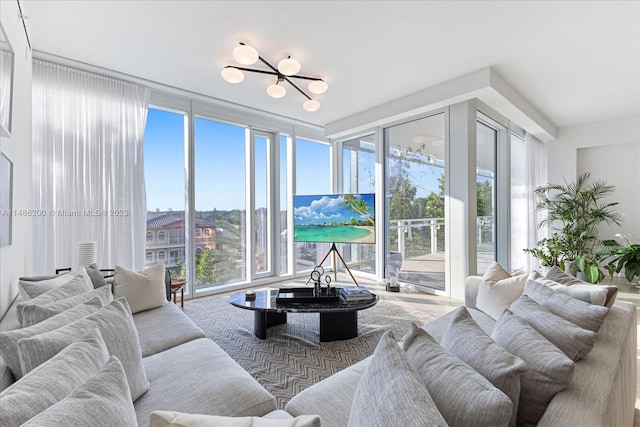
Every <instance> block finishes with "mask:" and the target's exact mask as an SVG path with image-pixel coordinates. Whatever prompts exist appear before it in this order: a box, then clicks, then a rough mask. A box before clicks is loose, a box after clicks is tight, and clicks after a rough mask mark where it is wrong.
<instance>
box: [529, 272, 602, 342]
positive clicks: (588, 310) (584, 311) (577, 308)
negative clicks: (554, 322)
mask: <svg viewBox="0 0 640 427" xmlns="http://www.w3.org/2000/svg"><path fill="white" fill-rule="evenodd" d="M524 293H525V295H528V296H529V297H531V298H532V299H533V300H535V301H536V302H537V303H538V304H540V305H541V306H543V307H544V308H546V309H547V310H549V311H550V312H552V313H553V314H555V315H558V316H560V317H563V318H565V319H567V320H568V321H570V322H572V323H575V324H576V325H578V326H580V327H581V328H584V329H588V330H590V331H593V332H597V331H598V329H599V328H600V325H602V322H604V318H605V317H606V316H607V313H608V312H609V309H608V308H607V307H602V306H599V305H594V304H589V303H587V302H584V301H581V300H579V299H576V298H573V297H570V296H569V295H565V294H563V293H561V292H556V291H554V290H553V289H551V288H549V287H547V286H544V285H543V284H542V283H538V282H537V281H535V280H528V281H527V284H526V285H525V287H524Z"/></svg>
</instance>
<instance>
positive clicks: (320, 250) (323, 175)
mask: <svg viewBox="0 0 640 427" xmlns="http://www.w3.org/2000/svg"><path fill="white" fill-rule="evenodd" d="M295 164H296V179H295V183H296V184H295V185H296V194H297V195H321V194H331V193H332V191H331V190H332V189H331V172H332V168H331V146H330V145H329V144H327V143H323V142H317V141H311V140H308V139H303V138H296V161H295ZM295 214H296V213H295V212H294V215H295ZM330 247H331V244H329V243H311V242H297V243H296V264H297V268H296V269H297V271H305V270H309V269H312V268H313V267H314V266H316V265H318V264H319V263H320V261H322V259H323V258H324V257H325V255H326V254H327V253H328V252H329V249H330ZM330 263H331V257H328V258H327V259H326V260H325V262H324V263H323V265H324V266H328V265H330Z"/></svg>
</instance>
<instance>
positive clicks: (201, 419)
mask: <svg viewBox="0 0 640 427" xmlns="http://www.w3.org/2000/svg"><path fill="white" fill-rule="evenodd" d="M149 427H320V416H318V415H300V416H299V417H295V418H290V419H287V420H279V419H278V420H276V419H269V418H261V417H223V416H218V415H199V414H185V413H183V412H174V411H153V412H151V414H150V415H149Z"/></svg>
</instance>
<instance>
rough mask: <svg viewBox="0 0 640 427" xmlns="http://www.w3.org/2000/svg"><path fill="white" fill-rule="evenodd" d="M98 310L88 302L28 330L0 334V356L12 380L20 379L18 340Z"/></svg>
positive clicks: (58, 326)
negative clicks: (10, 373)
mask: <svg viewBox="0 0 640 427" xmlns="http://www.w3.org/2000/svg"><path fill="white" fill-rule="evenodd" d="M99 309H100V307H99V306H97V305H95V306H94V305H92V302H89V303H88V304H82V305H79V306H77V307H74V308H71V309H69V310H67V311H63V312H62V313H60V314H57V315H55V316H53V317H50V318H48V319H47V320H45V321H42V322H40V323H36V324H35V325H33V326H29V327H28V328H21V329H14V330H12V331H3V332H0V354H1V355H2V358H3V359H4V361H5V362H6V364H7V366H9V369H11V372H12V373H13V376H14V378H15V379H16V380H19V379H20V378H21V377H22V369H21V368H20V357H19V356H18V342H19V341H20V340H22V339H25V338H28V337H31V336H33V335H38V334H41V333H43V332H47V331H51V330H54V329H58V328H61V327H63V326H65V325H68V324H69V323H71V322H74V321H75V320H78V319H81V318H83V317H86V316H88V315H90V314H92V313H95V312H96V311H97V310H99ZM78 338H79V337H78Z"/></svg>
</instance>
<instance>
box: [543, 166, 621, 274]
mask: <svg viewBox="0 0 640 427" xmlns="http://www.w3.org/2000/svg"><path fill="white" fill-rule="evenodd" d="M589 178H590V173H589V172H585V173H583V174H581V175H580V176H578V178H577V180H576V181H575V182H572V183H567V182H566V181H565V182H564V184H547V185H545V186H542V187H538V188H536V189H535V190H534V191H535V194H536V197H537V199H538V202H537V205H536V208H537V209H538V210H542V211H544V212H546V217H545V218H544V219H543V220H542V221H541V222H540V224H539V226H540V227H543V226H549V227H550V228H551V230H552V231H553V232H554V235H557V245H558V251H559V252H560V253H561V255H560V262H559V265H560V266H563V267H564V270H565V271H568V272H571V273H572V274H574V275H575V274H576V272H577V270H578V267H579V266H578V264H576V260H577V261H579V264H580V265H581V266H582V267H583V268H581V269H580V270H581V271H582V272H583V273H585V275H586V276H587V279H589V281H591V282H592V283H597V282H598V281H600V280H602V278H603V277H604V274H602V272H601V271H600V274H598V273H597V272H596V269H597V270H598V271H599V265H598V260H599V257H598V254H599V253H600V251H599V250H600V247H601V243H602V241H601V240H600V239H599V238H598V226H599V225H600V224H602V223H605V224H609V225H613V224H616V225H619V224H620V221H622V217H621V216H620V214H618V213H617V212H615V211H614V210H613V207H614V206H616V205H617V204H618V203H617V202H607V201H604V200H603V199H604V198H606V197H607V196H609V195H611V194H612V193H613V192H614V191H615V187H613V186H611V185H607V183H606V182H605V181H595V182H593V183H589ZM569 265H573V268H571V267H569Z"/></svg>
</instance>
